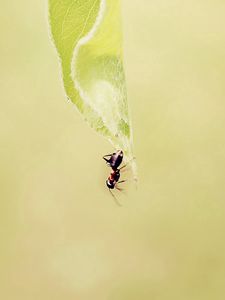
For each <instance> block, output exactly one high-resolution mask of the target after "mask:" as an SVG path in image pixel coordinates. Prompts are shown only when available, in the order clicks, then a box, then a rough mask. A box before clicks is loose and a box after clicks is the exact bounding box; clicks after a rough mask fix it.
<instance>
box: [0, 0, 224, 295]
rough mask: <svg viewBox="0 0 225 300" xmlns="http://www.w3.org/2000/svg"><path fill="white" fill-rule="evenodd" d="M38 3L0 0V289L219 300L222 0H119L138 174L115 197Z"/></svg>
mask: <svg viewBox="0 0 225 300" xmlns="http://www.w3.org/2000/svg"><path fill="white" fill-rule="evenodd" d="M46 8H47V6H46V2H45V1H34V0H23V1H3V0H1V9H0V25H1V26H0V28H1V29H0V32H1V35H0V41H1V47H0V88H1V108H0V185H1V186H0V241H1V246H0V299H2V300H50V299H54V300H62V299H63V300H64V299H66V300H72V299H73V300H74V299H76V300H89V299H92V300H95V299H96V300H106V299H107V300H139V299H141V300H148V299H149V300H150V299H154V300H168V299H171V300H201V299H202V300H203V299H204V300H208V299H210V300H214V299H215V300H223V299H224V298H225V218H224V217H225V204H224V203H225V175H224V173H225V84H224V78H225V2H224V0H216V1H212V0H211V1H207V0H199V1H196V0H195V1H194V0H191V1H178V0H171V1H168V0H161V1H150V0H142V1H140V0H124V1H123V21H124V22H123V23H124V38H125V44H124V46H125V47H124V48H125V49H124V52H125V64H126V74H127V75H126V76H127V85H128V93H129V104H130V107H131V110H132V117H133V127H134V137H135V155H136V157H137V163H138V169H139V184H138V190H137V191H135V189H134V188H132V184H131V187H129V188H128V184H125V186H126V187H127V188H128V191H127V196H124V195H123V194H121V195H119V194H117V196H118V198H119V200H120V202H121V203H123V207H122V208H120V207H118V206H116V205H115V203H114V202H113V199H112V198H111V197H110V194H109V193H108V191H107V189H106V188H105V178H106V176H107V174H108V171H109V170H108V169H107V166H105V164H104V162H103V161H102V159H101V156H102V155H103V154H106V153H110V152H111V151H112V147H111V146H110V144H108V142H107V141H106V140H104V139H103V138H102V137H100V136H98V135H97V134H96V133H95V132H94V131H92V130H91V129H89V127H88V126H87V124H85V123H84V122H83V120H82V118H81V116H80V115H79V114H78V113H77V111H76V109H75V107H74V106H73V104H71V103H69V102H68V101H67V100H66V98H65V97H64V92H63V88H62V83H61V79H60V73H59V64H58V60H57V57H56V51H55V50H54V48H53V46H52V44H51V42H50V41H49V37H48V31H47V17H46V16H47V13H46ZM123 178H125V174H124V175H123Z"/></svg>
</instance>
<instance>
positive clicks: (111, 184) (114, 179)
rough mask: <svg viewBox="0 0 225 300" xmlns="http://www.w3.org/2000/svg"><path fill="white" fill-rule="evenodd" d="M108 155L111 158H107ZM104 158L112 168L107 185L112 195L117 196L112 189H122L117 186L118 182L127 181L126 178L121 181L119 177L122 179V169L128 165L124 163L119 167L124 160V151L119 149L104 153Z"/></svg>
mask: <svg viewBox="0 0 225 300" xmlns="http://www.w3.org/2000/svg"><path fill="white" fill-rule="evenodd" d="M107 157H109V158H107ZM103 159H104V160H105V161H106V163H107V164H108V165H109V166H110V167H111V169H112V171H111V173H110V175H109V177H108V179H107V180H106V185H107V187H108V188H109V191H110V193H111V194H112V196H113V197H114V198H115V196H114V195H113V193H112V192H111V190H112V189H114V188H116V189H117V190H119V191H121V189H120V188H119V187H118V186H117V184H118V183H122V182H125V180H121V181H119V179H120V170H121V169H123V168H124V167H125V166H126V165H124V166H123V167H121V168H119V166H120V165H121V163H122V161H123V151H122V150H118V151H117V152H115V153H112V154H107V155H104V156H103ZM115 199H116V198H115Z"/></svg>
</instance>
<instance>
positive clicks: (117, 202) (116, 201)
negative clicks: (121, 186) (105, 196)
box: [109, 189, 122, 207]
mask: <svg viewBox="0 0 225 300" xmlns="http://www.w3.org/2000/svg"><path fill="white" fill-rule="evenodd" d="M109 192H110V194H111V195H112V197H113V199H114V201H115V203H116V204H117V205H118V206H120V207H121V206H122V205H121V204H120V203H119V201H118V200H117V198H116V196H115V195H114V194H113V192H112V191H111V190H110V189H109Z"/></svg>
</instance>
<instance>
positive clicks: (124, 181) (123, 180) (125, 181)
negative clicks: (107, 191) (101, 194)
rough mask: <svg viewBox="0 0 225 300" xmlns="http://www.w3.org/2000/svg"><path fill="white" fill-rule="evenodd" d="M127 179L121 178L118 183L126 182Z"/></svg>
mask: <svg viewBox="0 0 225 300" xmlns="http://www.w3.org/2000/svg"><path fill="white" fill-rule="evenodd" d="M126 181H127V180H120V181H118V182H117V183H122V182H126Z"/></svg>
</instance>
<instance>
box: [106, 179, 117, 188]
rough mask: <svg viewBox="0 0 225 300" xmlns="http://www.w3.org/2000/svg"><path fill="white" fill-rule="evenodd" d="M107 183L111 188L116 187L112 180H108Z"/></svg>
mask: <svg viewBox="0 0 225 300" xmlns="http://www.w3.org/2000/svg"><path fill="white" fill-rule="evenodd" d="M106 185H107V187H108V188H109V189H114V187H115V184H114V183H113V182H112V181H110V180H106Z"/></svg>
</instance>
